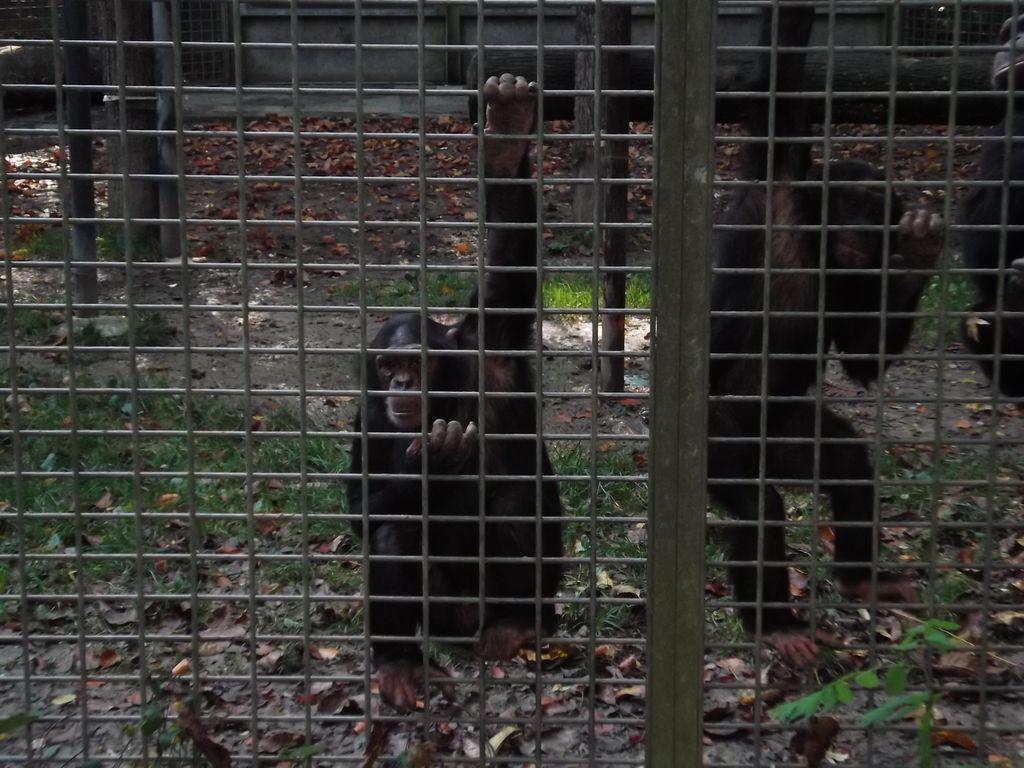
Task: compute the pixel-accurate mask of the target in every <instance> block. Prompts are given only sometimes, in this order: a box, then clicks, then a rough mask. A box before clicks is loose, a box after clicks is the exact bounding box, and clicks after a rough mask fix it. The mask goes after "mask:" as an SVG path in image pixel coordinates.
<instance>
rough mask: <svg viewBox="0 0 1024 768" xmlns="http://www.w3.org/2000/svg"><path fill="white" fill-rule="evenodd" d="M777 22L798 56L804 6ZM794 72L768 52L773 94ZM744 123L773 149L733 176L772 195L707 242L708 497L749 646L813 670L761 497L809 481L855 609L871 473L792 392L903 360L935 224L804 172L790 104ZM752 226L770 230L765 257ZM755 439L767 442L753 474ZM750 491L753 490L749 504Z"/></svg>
mask: <svg viewBox="0 0 1024 768" xmlns="http://www.w3.org/2000/svg"><path fill="white" fill-rule="evenodd" d="M777 12H778V13H779V19H778V27H777V28H778V41H777V42H778V47H779V48H780V49H781V48H788V49H801V48H803V49H806V47H807V43H808V39H809V36H810V32H811V25H812V22H813V18H814V5H813V2H811V1H809V2H807V3H806V4H804V5H799V6H794V5H792V4H786V5H784V6H782V7H780V8H779V9H778V11H777ZM772 14H773V10H772V9H771V8H767V9H766V10H765V15H764V19H763V26H762V33H761V41H760V45H761V46H763V47H765V48H768V47H770V46H771V44H772V40H773V33H772ZM758 58H759V61H758V63H757V65H756V67H755V70H754V82H753V84H752V86H751V87H750V88H749V90H751V91H758V92H766V91H767V90H768V87H769V73H770V63H771V62H770V53H767V52H766V53H763V54H759V57H758ZM805 58H806V51H805V50H790V51H789V52H780V53H779V54H778V59H777V70H776V71H777V77H776V89H777V91H778V92H780V93H782V94H785V93H787V92H788V93H792V92H794V91H798V90H800V89H801V87H802V83H803V73H804V60H805ZM749 115H750V120H749V124H748V126H747V128H748V132H749V134H750V135H751V136H752V137H765V136H768V135H769V133H771V135H773V136H774V137H775V138H776V142H775V147H774V156H773V161H772V163H771V165H769V152H768V148H767V146H766V144H765V142H764V141H763V139H762V141H760V142H758V141H754V142H750V143H747V144H746V145H745V150H744V155H743V160H742V163H743V164H742V168H741V170H742V171H743V175H745V176H746V177H748V178H750V179H752V180H765V179H767V178H768V174H769V172H771V176H772V179H773V184H772V186H771V187H770V192H768V191H766V189H765V186H764V185H763V184H761V185H756V186H755V185H753V184H752V185H751V186H749V187H743V188H741V189H740V191H739V192H738V193H737V194H736V195H735V196H734V197H733V199H732V201H731V204H730V207H729V209H728V212H727V214H726V218H725V224H726V225H731V227H733V228H726V229H725V230H724V231H722V232H721V233H720V235H719V237H718V239H717V241H716V267H717V269H716V274H715V277H714V281H713V284H712V297H711V302H712V320H711V352H712V360H711V370H710V392H711V396H712V403H711V407H710V434H711V438H712V439H711V444H710V446H709V461H708V476H709V490H710V493H711V495H712V497H713V498H714V499H715V500H716V501H717V502H718V503H720V504H721V505H722V506H723V507H725V508H726V510H727V511H728V512H729V513H730V514H731V515H732V516H733V517H736V518H738V519H740V520H743V521H748V522H750V524H751V527H750V528H746V527H742V528H740V529H739V530H736V531H734V535H733V544H732V553H731V562H732V565H731V572H732V577H733V582H734V585H735V593H736V599H737V601H739V602H741V603H743V604H745V605H744V606H742V607H741V608H740V614H741V617H742V619H743V622H744V624H745V626H746V628H747V629H748V630H749V631H755V630H756V628H757V627H758V626H760V630H761V632H762V633H763V636H764V638H765V640H766V641H767V642H768V643H770V644H771V645H773V646H774V647H775V648H776V649H777V650H778V651H779V652H780V653H781V654H782V656H783V658H784V659H786V661H787V662H789V663H791V664H803V663H809V662H810V661H812V660H813V659H814V657H815V655H816V653H817V648H816V644H815V640H814V639H813V638H811V637H810V633H809V631H808V629H807V627H806V625H805V624H803V623H802V622H800V621H798V619H797V618H796V616H794V614H793V611H792V608H791V607H790V605H789V579H788V573H787V567H786V563H785V554H786V551H785V531H784V527H783V526H784V522H785V510H784V507H783V502H782V497H781V496H780V494H779V492H778V490H776V488H775V487H774V485H773V483H775V482H779V481H782V480H784V479H791V480H794V481H799V482H806V481H808V480H812V479H814V478H815V477H817V478H818V479H819V480H820V487H821V489H822V490H823V492H825V493H826V494H827V495H828V496H829V498H830V501H831V506H832V512H833V516H834V519H835V527H836V538H835V564H836V566H837V574H836V576H837V581H838V582H839V584H840V587H841V589H842V591H843V593H844V594H846V595H848V596H854V597H856V598H864V597H867V596H868V593H869V590H870V587H871V578H870V577H871V563H872V560H873V555H874V541H875V538H876V534H875V531H874V530H873V528H872V526H871V523H872V522H873V520H874V512H873V510H874V492H873V488H872V486H871V481H872V478H873V473H872V469H871V464H870V462H869V459H868V455H867V452H866V450H865V448H864V446H863V445H861V444H859V443H858V442H856V441H855V438H856V437H857V435H856V433H855V431H854V429H853V427H852V425H851V424H850V423H849V422H848V421H847V420H846V419H844V418H842V417H841V416H839V415H837V414H835V413H834V412H832V411H830V410H828V409H827V408H821V409H820V410H819V409H817V408H816V407H815V404H814V402H813V398H812V397H809V396H808V391H809V390H810V389H811V388H812V387H814V386H815V385H816V383H817V382H818V381H819V377H820V375H821V367H820V366H821V365H822V362H821V361H822V355H823V353H828V352H829V350H830V348H832V347H834V348H835V350H836V351H837V352H838V353H839V354H840V355H841V360H842V364H843V366H844V367H845V369H846V371H847V373H848V374H850V375H851V376H852V377H853V378H855V379H857V380H858V381H860V382H863V383H867V382H871V381H874V380H876V379H877V378H878V377H879V375H880V373H881V372H882V368H883V363H882V360H881V359H880V356H879V352H880V348H882V347H883V341H884V351H885V353H886V354H887V355H889V354H898V353H899V352H900V351H902V350H903V348H904V347H905V345H906V344H907V341H908V339H909V336H910V332H911V329H912V323H913V319H912V317H908V316H906V315H903V316H898V313H906V312H913V311H914V309H915V306H916V303H917V300H918V298H919V296H920V293H921V290H922V288H923V286H924V283H925V282H926V279H927V278H926V276H925V275H923V274H921V273H919V272H914V271H913V270H915V269H922V268H924V269H927V268H930V267H931V266H932V265H933V263H934V259H935V256H936V249H935V248H934V247H933V244H932V243H930V242H929V241H930V240H931V239H933V238H932V237H931V235H932V234H933V233H934V230H936V229H937V227H938V225H939V223H940V222H939V221H938V219H937V217H931V216H929V215H928V214H927V213H926V212H924V211H915V212H913V213H908V214H907V215H903V213H902V206H901V203H900V201H899V200H898V199H897V198H895V197H890V199H889V200H888V201H887V200H886V193H885V192H884V191H883V189H881V188H879V186H877V184H876V183H877V182H879V181H880V180H882V179H883V176H882V175H881V174H880V173H879V172H878V171H877V170H876V169H875V168H873V167H872V166H870V165H868V164H866V163H863V162H859V161H849V160H846V161H834V162H830V163H828V165H827V166H826V167H822V168H814V167H812V162H811V147H810V144H809V143H808V141H807V140H806V137H807V136H808V135H809V133H810V125H809V119H808V112H807V110H806V107H805V105H804V104H803V102H802V101H801V100H797V99H792V98H785V97H783V98H780V99H779V100H778V104H777V108H776V110H775V124H774V126H771V125H770V122H769V110H768V99H767V98H758V99H757V103H756V104H755V105H752V106H751V108H750V112H749ZM773 127H774V131H772V130H771V129H772V128H773ZM800 137H804V139H805V140H804V141H803V142H801V141H799V138H800ZM794 139H797V140H796V141H794ZM823 177H825V179H824V180H823ZM808 181H811V182H815V183H813V184H807V182H808ZM794 182H795V183H796V184H795V185H794ZM801 182H803V185H801ZM823 194H826V195H827V200H826V201H825V206H824V208H823V205H822V203H823V199H822V195H823ZM887 204H888V211H889V215H890V218H889V219H886V211H887ZM769 209H770V217H769V216H768V211H769ZM766 225H768V226H770V227H771V233H770V238H771V239H770V243H769V244H768V247H767V249H766V233H765V226H766ZM826 225H827V227H828V231H827V235H823V234H822V232H823V231H824V228H825V226H826ZM823 237H825V238H827V239H826V241H825V242H824V243H822V238H823ZM887 242H888V246H889V247H888V249H887V247H886V244H887ZM822 246H824V247H822ZM766 250H767V255H766ZM886 257H887V258H886ZM822 259H824V265H822V263H821V262H822ZM766 261H767V264H766ZM822 266H824V267H825V270H826V272H825V277H824V280H825V285H824V286H823V288H824V290H822V286H821V284H820V280H821V278H820V275H821V274H822V272H821V267H822ZM908 269H909V270H911V271H907V270H908ZM765 280H768V281H769V285H768V286H767V290H766V286H765ZM883 296H884V300H883ZM822 298H823V302H822ZM822 303H823V305H824V306H821V304H822ZM890 313H897V316H893V315H892V314H890ZM883 314H884V315H886V318H885V323H884V333H883V330H882V329H883V325H882V320H881V317H880V315H883ZM765 323H767V324H768V327H767V329H765V326H764V324H765ZM822 323H823V326H824V327H822ZM766 330H767V333H766ZM880 334H881V336H880ZM765 366H767V370H765ZM765 395H767V397H765ZM763 433H764V434H766V436H767V443H766V447H765V451H766V453H765V455H764V457H763V462H764V463H763V466H762V455H761V447H760V445H759V438H760V436H761V435H762V434H763ZM816 434H818V435H820V439H819V440H817V441H816V440H815V435H816ZM780 438H781V439H782V440H780ZM815 442H817V443H818V446H819V451H820V455H816V451H815ZM816 467H817V468H818V469H817V470H816ZM759 477H766V478H769V482H768V483H766V484H765V485H764V488H763V498H762V496H761V494H762V491H761V489H760V488H759V483H758V478H759ZM762 504H763V520H764V526H763V530H761V531H759V530H757V529H756V528H755V527H754V526H755V525H756V523H757V521H758V520H760V519H761V505H762ZM759 562H760V563H761V564H762V566H763V572H762V573H761V574H760V589H759V588H758V587H759V574H758V566H757V563H759ZM878 592H879V597H880V598H881V599H883V600H886V599H907V598H909V597H911V596H912V595H913V594H914V589H913V587H912V586H911V585H910V584H909V583H907V582H905V581H903V580H899V579H895V578H889V577H887V576H885V575H880V577H879V579H878ZM757 603H760V604H761V605H760V607H759V606H757Z"/></svg>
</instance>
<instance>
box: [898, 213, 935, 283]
mask: <svg viewBox="0 0 1024 768" xmlns="http://www.w3.org/2000/svg"><path fill="white" fill-rule="evenodd" d="M944 225H945V222H944V221H943V220H942V217H941V216H940V215H939V214H937V213H931V212H929V211H928V210H927V209H926V208H915V209H914V210H912V211H907V212H906V213H904V214H903V217H902V218H901V219H900V241H899V242H900V247H899V252H898V253H894V254H893V257H892V262H893V266H897V267H906V268H909V269H930V268H931V267H933V266H934V265H935V261H936V260H937V259H938V257H939V253H940V252H941V250H942V230H943V227H944Z"/></svg>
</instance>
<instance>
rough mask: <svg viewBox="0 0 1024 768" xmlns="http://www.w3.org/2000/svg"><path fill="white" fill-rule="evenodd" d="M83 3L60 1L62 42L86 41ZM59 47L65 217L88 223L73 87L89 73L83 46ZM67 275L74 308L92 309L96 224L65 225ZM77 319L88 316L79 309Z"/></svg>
mask: <svg viewBox="0 0 1024 768" xmlns="http://www.w3.org/2000/svg"><path fill="white" fill-rule="evenodd" d="M85 6H86V4H85V0H64V37H65V38H66V40H85V39H87V38H88V37H89V25H88V17H87V15H86V7H85ZM66 40H65V43H64V45H63V49H64V84H65V87H64V93H65V98H66V99H67V109H66V120H67V128H68V138H67V146H68V168H69V169H70V172H71V174H72V178H71V182H70V197H71V217H72V218H73V219H90V220H91V219H94V218H95V217H96V199H95V197H94V195H93V181H92V179H91V178H88V174H91V173H92V137H91V136H89V133H88V131H89V130H90V129H91V128H92V119H91V114H90V109H91V105H90V103H89V91H88V90H84V89H79V88H76V87H75V86H79V85H91V83H90V82H89V81H90V79H91V78H90V70H89V49H88V47H87V46H86V45H85V44H75V43H71V44H69V43H67V42H66ZM71 259H72V263H73V267H72V274H73V275H74V283H75V286H74V288H75V301H76V303H78V304H95V303H96V302H97V300H98V289H97V279H96V267H95V265H94V264H91V263H92V262H95V261H96V225H95V224H94V223H92V221H88V222H74V223H72V225H71ZM79 314H80V315H82V316H85V315H91V314H93V312H92V311H91V310H90V311H82V310H79Z"/></svg>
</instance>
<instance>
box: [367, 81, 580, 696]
mask: <svg viewBox="0 0 1024 768" xmlns="http://www.w3.org/2000/svg"><path fill="white" fill-rule="evenodd" d="M535 90H536V88H535V86H533V85H532V84H527V82H526V81H525V80H524V79H523V78H521V77H513V76H512V75H508V74H506V75H502V76H501V77H500V78H497V77H492V78H490V79H488V80H487V82H486V83H485V84H484V90H483V93H484V99H485V100H486V103H487V114H486V125H485V128H484V132H483V141H484V151H483V156H484V176H485V177H486V179H487V180H488V182H489V183H485V216H486V221H487V223H488V226H489V230H488V235H487V247H486V252H487V269H486V277H485V280H484V287H483V295H482V296H480V297H477V296H474V297H473V299H472V301H471V306H474V307H477V312H474V313H471V314H468V315H467V316H466V317H464V318H463V319H462V320H461V321H460V322H458V323H455V324H453V325H443V324H441V323H438V322H436V321H434V320H432V319H426V320H425V324H426V335H427V338H426V345H425V346H426V348H427V350H429V351H428V352H427V354H426V366H425V368H426V369H425V370H423V369H421V359H422V356H423V351H422V347H423V346H424V343H423V339H422V337H421V329H422V324H421V323H422V322H423V319H422V318H421V317H420V316H419V315H401V316H399V317H395V318H393V319H391V320H389V321H388V322H387V323H386V324H385V325H384V326H383V327H382V328H381V329H380V331H379V332H378V333H377V335H376V337H375V338H374V339H373V342H372V344H371V347H372V348H374V349H376V350H383V351H382V352H380V353H379V354H377V355H375V356H372V357H371V358H370V359H369V360H368V364H367V370H366V380H367V386H368V388H369V389H370V390H378V391H379V392H380V394H377V395H370V396H369V398H368V399H367V401H366V402H364V403H363V406H362V413H361V415H360V416H357V417H356V423H355V431H357V432H358V431H360V430H361V429H362V426H363V425H364V424H365V427H366V431H367V432H368V433H371V434H370V435H369V436H368V437H367V438H366V446H365V454H364V446H363V441H362V439H361V438H358V437H357V438H356V439H355V441H354V442H353V444H352V468H351V471H352V472H353V473H361V472H364V471H365V472H367V473H369V475H370V477H369V479H368V481H367V483H368V495H364V488H363V482H364V481H363V480H362V479H360V478H355V479H352V480H350V481H349V483H348V500H349V512H350V513H351V514H352V515H354V516H355V519H354V521H353V527H354V528H355V531H356V533H357V534H359V535H363V525H364V522H360V521H359V519H358V518H359V516H360V515H365V525H366V536H367V542H368V546H369V554H370V564H369V575H368V578H367V585H368V612H369V613H368V616H369V622H370V632H371V633H372V634H373V635H374V640H373V652H374V657H375V661H376V664H377V670H378V674H379V677H380V692H381V696H382V697H383V698H384V700H385V701H386V702H388V703H389V704H392V705H393V706H395V707H396V708H398V709H401V710H408V709H412V708H413V707H415V704H416V698H417V696H418V695H420V694H422V693H424V692H425V690H426V684H427V673H428V672H432V673H433V675H434V677H435V679H437V678H444V676H445V675H444V671H443V670H441V669H439V668H437V667H435V666H433V665H431V667H430V669H425V668H424V656H423V650H422V648H421V644H420V642H419V641H418V640H417V637H416V635H417V629H418V628H420V629H422V630H423V634H424V635H425V636H429V637H430V638H435V639H436V638H449V639H451V640H453V641H458V640H459V639H460V638H467V639H468V638H472V637H474V636H477V635H478V636H479V639H478V640H477V643H476V650H477V653H479V655H480V656H481V657H483V658H485V659H504V658H509V657H511V656H513V655H514V654H515V653H516V652H517V651H518V650H519V649H520V647H522V646H523V645H526V644H529V643H534V642H536V641H537V640H538V638H537V632H536V628H537V625H538V624H537V619H536V616H537V611H538V610H540V613H541V616H540V627H541V629H542V631H543V632H544V633H546V634H550V633H551V632H552V631H554V625H555V613H554V605H553V604H550V603H545V604H544V605H543V606H542V607H541V608H539V609H538V608H537V607H536V606H535V602H536V598H537V596H538V595H539V596H541V597H543V598H551V597H553V596H554V594H555V592H556V591H557V589H558V583H559V579H560V576H561V566H560V565H559V564H558V562H557V559H558V558H559V557H560V556H561V553H562V549H561V523H560V520H559V518H560V516H561V502H560V499H559V495H558V485H557V483H556V482H555V481H554V480H544V481H543V482H541V483H540V493H541V502H540V509H538V508H537V506H538V505H537V498H536V497H537V481H536V477H537V476H538V473H543V475H545V476H548V477H550V476H551V475H552V474H553V472H552V468H551V462H550V461H549V459H548V454H547V450H546V449H545V447H544V445H543V442H540V441H541V438H540V436H539V435H538V434H537V405H536V402H535V399H536V398H535V397H530V396H528V397H523V396H520V397H514V396H513V397H508V396H507V394H506V396H505V397H502V393H524V394H526V393H529V394H531V395H532V394H534V393H535V392H536V388H535V385H534V374H533V369H532V365H531V361H530V359H529V357H528V356H523V355H519V356H515V355H509V354H508V353H509V352H510V351H516V350H529V349H532V348H533V333H534V318H535V315H536V311H535V310H534V309H533V307H534V306H535V301H536V292H537V274H536V270H535V269H524V267H533V268H535V267H536V266H537V254H538V247H537V245H538V243H537V230H536V226H535V225H534V223H535V222H536V218H537V202H536V197H535V194H534V187H533V185H532V184H515V183H508V181H507V180H508V179H529V178H531V176H532V172H531V169H530V162H529V147H530V142H529V140H528V139H521V140H518V139H507V138H506V139H500V138H491V135H493V134H514V135H528V134H530V132H531V131H532V130H533V125H534V120H535V109H536V103H535V102H536V95H535ZM500 180H506V183H505V184H501V183H500ZM495 181H498V182H499V183H493V182H495ZM518 222H521V223H523V224H524V225H526V226H520V227H515V226H514V225H515V223H518ZM494 224H499V225H500V224H506V225H508V224H511V225H512V226H505V227H493V226H491V225H494ZM517 309H518V310H520V311H518V312H516V310H517ZM480 348H483V350H484V353H483V354H484V363H483V365H484V371H483V380H484V384H485V394H486V395H487V396H486V397H485V399H484V410H483V429H482V430H480V431H482V432H483V433H484V434H485V435H486V436H488V437H492V436H493V438H494V439H490V440H487V443H486V449H485V450H484V451H483V454H484V457H483V461H482V462H481V461H480V458H481V451H480V450H479V446H478V444H477V438H478V429H477V426H476V424H477V422H478V421H479V419H480V414H479V394H478V389H479V378H478V376H479V365H480V358H479V352H478V350H480ZM458 350H467V351H473V352H476V353H475V354H469V353H467V354H464V355H458V354H443V355H434V354H431V352H430V351H441V352H448V353H454V352H457V351H458ZM421 388H422V389H423V390H426V391H427V397H426V403H427V412H426V413H424V412H423V411H422V407H421V406H422V402H423V400H422V395H421ZM434 392H437V393H438V394H436V395H435V394H433V393H434ZM446 393H448V394H446ZM460 393H467V394H465V395H462V394H460ZM470 393H476V395H475V396H474V395H473V394H470ZM424 423H425V424H427V425H429V437H428V438H427V440H426V443H425V444H424V441H423V440H422V439H421V437H420V436H419V435H418V434H416V433H419V432H420V430H421V425H422V424H424ZM373 433H388V434H387V436H381V435H380V434H376V435H374V434H373ZM538 443H540V444H539V445H538ZM538 451H539V454H538ZM424 452H425V453H426V461H427V467H428V473H429V474H428V477H429V479H428V481H427V483H426V486H427V490H426V501H427V504H426V505H424V503H423V480H422V476H421V474H420V473H421V472H422V467H423V453H424ZM538 455H539V456H540V462H539V466H538V461H537V457H538ZM481 464H482V465H481ZM478 473H479V475H478ZM380 474H401V475H406V474H407V475H409V479H408V480H397V479H394V478H392V479H387V478H379V477H374V476H375V475H380ZM477 475H478V476H477ZM524 476H526V477H528V478H529V479H523V477H524ZM481 506H482V507H483V512H484V514H485V515H486V518H487V522H486V524H485V526H484V531H483V536H482V538H481V532H480V527H479V525H480V524H479V519H480V518H479V515H480V512H481ZM541 515H543V522H540V521H541ZM431 516H437V517H440V518H442V519H439V520H436V521H430V522H429V523H427V521H428V520H429V519H430V517H431ZM453 517H455V518H461V519H457V520H452V518H453ZM538 525H539V533H538ZM481 540H482V542H483V543H481ZM538 540H539V546H540V551H539V552H538ZM481 549H482V550H483V551H481ZM424 554H425V555H427V556H428V558H429V562H428V565H427V568H426V573H427V584H426V590H424V585H423V575H424V564H423V560H422V558H423V555H424ZM481 555H482V556H483V560H484V563H483V564H481V563H480V560H479V558H480V556H481ZM538 555H539V556H540V557H542V558H543V560H542V564H541V566H540V568H539V570H538V567H537V559H536V558H537V557H538ZM402 556H404V557H406V558H409V559H407V560H404V561H403V560H400V559H398V558H399V557H402ZM378 558H381V559H378ZM412 558H415V559H412ZM481 567H482V568H483V576H482V578H481ZM538 575H539V577H540V584H539V585H538V584H537V579H538ZM481 581H482V582H483V590H484V597H485V599H486V601H487V602H486V604H485V606H484V610H483V615H480V606H479V604H478V603H477V602H476V601H471V600H466V599H463V600H462V601H459V600H452V599H451V598H479V597H480V587H481ZM379 598H391V599H379ZM401 598H408V599H401ZM435 598H449V599H448V600H447V601H445V600H443V599H442V600H436V599H435ZM492 598H497V599H498V600H497V601H495V602H491V599H492ZM424 621H426V623H427V626H425V627H424V626H423V624H424Z"/></svg>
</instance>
